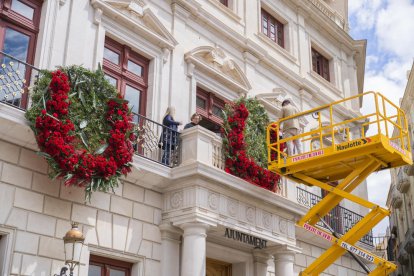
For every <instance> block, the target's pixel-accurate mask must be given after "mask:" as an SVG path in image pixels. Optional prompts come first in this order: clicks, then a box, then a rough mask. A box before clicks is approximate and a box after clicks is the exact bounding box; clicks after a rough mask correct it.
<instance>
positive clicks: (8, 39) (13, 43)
mask: <svg viewBox="0 0 414 276" xmlns="http://www.w3.org/2000/svg"><path fill="white" fill-rule="evenodd" d="M29 41H30V37H29V36H28V35H25V34H23V33H21V32H18V31H15V30H13V29H10V28H6V35H5V36H4V48H3V51H4V52H5V53H6V54H9V55H11V56H13V57H15V58H17V59H20V60H22V61H27V52H28V50H29Z"/></svg>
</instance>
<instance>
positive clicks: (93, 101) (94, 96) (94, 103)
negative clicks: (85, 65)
mask: <svg viewBox="0 0 414 276" xmlns="http://www.w3.org/2000/svg"><path fill="white" fill-rule="evenodd" d="M91 94H92V107H93V108H94V109H96V95H95V90H93V89H92V92H91Z"/></svg>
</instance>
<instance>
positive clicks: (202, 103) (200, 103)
mask: <svg viewBox="0 0 414 276" xmlns="http://www.w3.org/2000/svg"><path fill="white" fill-rule="evenodd" d="M196 105H197V106H198V107H200V108H201V109H206V108H207V102H206V100H205V99H203V98H201V97H198V96H197V99H196Z"/></svg>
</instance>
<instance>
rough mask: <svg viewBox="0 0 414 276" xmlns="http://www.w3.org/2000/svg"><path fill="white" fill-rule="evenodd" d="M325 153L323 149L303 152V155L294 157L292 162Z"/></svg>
mask: <svg viewBox="0 0 414 276" xmlns="http://www.w3.org/2000/svg"><path fill="white" fill-rule="evenodd" d="M323 154H324V151H323V150H318V151H314V152H311V153H306V154H302V155H299V156H295V157H293V158H292V162H298V161H302V160H305V159H309V158H312V157H316V156H320V155H323Z"/></svg>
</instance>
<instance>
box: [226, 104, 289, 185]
mask: <svg viewBox="0 0 414 276" xmlns="http://www.w3.org/2000/svg"><path fill="white" fill-rule="evenodd" d="M248 116H249V111H248V110H247V108H246V106H245V105H244V104H243V103H240V104H237V105H235V106H233V112H232V114H231V116H229V117H228V118H227V121H228V123H229V125H230V128H231V129H230V132H229V133H228V134H227V139H228V145H227V147H225V148H226V151H227V153H226V160H225V171H226V172H227V173H230V174H232V175H235V176H238V177H240V178H243V179H244V180H246V181H248V182H250V183H252V184H254V185H257V186H259V187H262V188H265V189H267V190H270V191H273V192H277V191H278V189H279V186H278V183H279V181H280V176H279V175H278V174H275V173H273V172H271V171H269V170H267V169H265V168H262V167H260V166H259V165H257V164H256V162H255V161H254V160H253V159H252V158H250V157H249V156H247V154H246V143H245V139H244V129H245V126H246V119H247V117H248ZM276 135H277V134H276V133H274V132H273V133H272V137H271V140H274V141H276V139H277V137H276ZM281 146H282V147H284V144H283V145H281ZM281 150H282V151H283V148H282V149H281Z"/></svg>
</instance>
